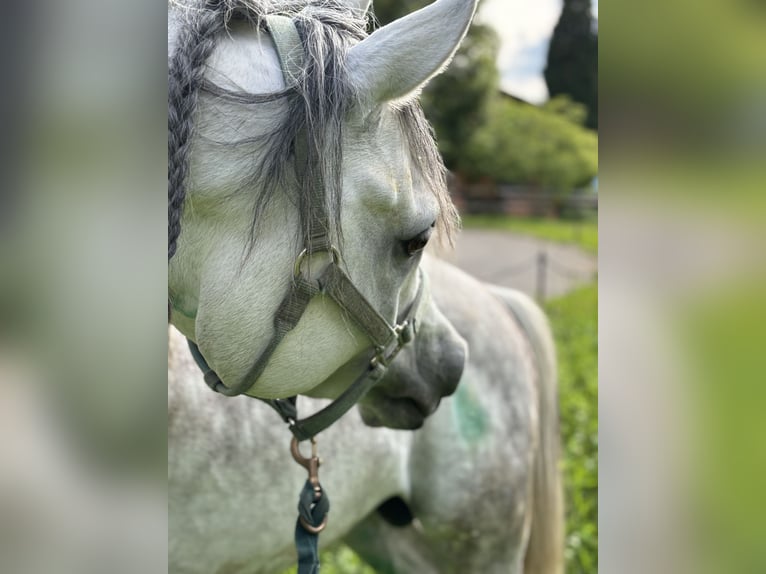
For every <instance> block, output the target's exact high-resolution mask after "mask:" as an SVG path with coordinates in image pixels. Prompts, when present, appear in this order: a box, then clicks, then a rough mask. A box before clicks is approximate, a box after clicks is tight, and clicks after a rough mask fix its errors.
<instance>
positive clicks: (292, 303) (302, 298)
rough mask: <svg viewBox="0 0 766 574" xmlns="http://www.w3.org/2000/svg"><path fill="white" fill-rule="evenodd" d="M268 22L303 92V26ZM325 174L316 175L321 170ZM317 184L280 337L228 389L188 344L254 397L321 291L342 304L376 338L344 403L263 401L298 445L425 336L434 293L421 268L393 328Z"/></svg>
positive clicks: (237, 389) (277, 323)
mask: <svg viewBox="0 0 766 574" xmlns="http://www.w3.org/2000/svg"><path fill="white" fill-rule="evenodd" d="M264 24H265V26H266V30H267V31H268V32H269V33H270V34H271V37H272V39H273V41H274V45H275V47H276V51H277V54H278V56H279V60H280V63H281V65H282V73H283V74H284V77H285V82H286V84H287V87H288V89H292V90H294V89H297V87H298V83H299V81H300V77H301V75H302V73H303V70H304V65H305V64H304V61H305V54H304V51H303V45H302V43H301V39H300V36H299V34H298V30H297V29H296V27H295V24H294V23H293V21H292V19H290V18H289V17H287V16H280V15H269V16H266V17H264ZM308 162H309V157H308V152H307V149H306V140H305V138H302V137H298V138H297V139H296V144H295V165H296V172H297V174H298V176H299V178H304V177H306V173H307V172H308V169H307V168H308ZM318 171H319V170H314V173H317V172H318ZM313 179H314V181H312V182H311V184H312V185H311V186H309V187H310V190H311V194H312V198H311V199H312V201H311V209H310V212H309V214H308V217H309V218H310V219H309V226H308V229H309V230H310V233H309V234H308V236H307V237H306V238H304V248H303V250H302V251H301V252H300V254H299V255H298V256H297V257H296V260H295V266H294V269H293V280H292V283H291V286H290V290H289V291H288V293H287V295H286V296H285V298H284V299H283V300H282V303H281V304H280V305H279V308H278V309H277V312H276V314H275V315H274V335H273V336H272V338H271V340H270V341H269V344H268V345H267V347H266V349H265V350H264V351H263V353H262V354H261V355H260V357H259V358H258V359H257V360H256V361H255V363H254V364H253V366H252V367H251V368H250V369H249V371H248V372H247V374H246V375H245V376H244V377H243V378H242V380H241V381H239V382H238V383H235V384H225V383H224V382H223V381H221V378H220V377H219V376H218V375H217V374H216V373H215V371H213V369H212V368H210V366H209V365H208V363H207V361H206V360H205V358H204V357H203V356H202V353H201V352H200V350H199V347H197V345H196V343H194V342H193V341H191V340H189V341H188V343H189V347H190V349H191V352H192V356H193V357H194V360H195V361H196V362H197V365H199V367H200V369H201V370H202V372H203V373H204V376H205V382H206V383H207V384H208V386H209V387H210V388H211V389H213V390H214V391H216V392H218V393H221V394H223V395H227V396H236V395H240V394H242V393H245V392H247V391H248V390H249V389H250V388H251V387H252V386H253V384H254V383H255V381H257V379H258V377H260V375H261V374H262V373H263V371H264V370H265V368H266V365H267V364H268V362H269V359H270V358H271V356H272V355H273V354H274V351H275V350H276V349H277V347H278V346H279V343H280V342H281V341H282V339H283V338H284V337H285V335H287V333H289V332H290V331H291V330H292V329H293V328H294V327H295V326H296V325H297V324H298V321H300V318H301V317H302V316H303V313H304V312H305V310H306V307H308V304H309V302H310V301H311V299H312V298H313V297H314V296H315V295H318V294H320V293H321V294H323V295H325V296H327V297H330V298H331V299H332V300H333V301H335V303H337V304H338V305H339V306H340V308H341V309H343V310H344V312H346V313H347V314H348V315H349V316H350V317H351V318H352V319H353V320H354V322H355V323H356V324H357V326H358V327H359V328H360V329H362V331H364V332H365V334H366V335H367V337H368V338H369V339H370V341H371V343H372V353H371V355H370V359H369V363H368V366H367V368H366V369H365V370H364V372H362V373H361V374H360V375H359V376H358V377H357V378H356V380H355V381H354V382H353V383H352V384H351V385H350V386H349V387H348V388H347V389H346V390H345V391H344V392H343V393H342V394H341V395H340V396H339V397H338V398H337V399H335V400H334V401H333V402H332V403H330V404H329V405H328V406H327V407H325V408H324V409H322V410H320V411H319V412H317V413H315V414H313V415H311V416H309V417H306V418H304V419H300V420H299V419H298V416H297V415H298V413H297V408H296V397H290V398H287V399H261V400H264V401H265V402H266V403H268V404H269V405H270V406H271V407H272V408H274V409H275V410H276V411H277V412H278V413H279V415H280V416H281V417H282V419H283V420H284V421H285V422H286V423H288V425H289V428H290V431H291V432H292V433H293V435H294V437H295V438H296V439H297V440H298V441H303V440H307V439H310V438H313V437H314V436H316V435H317V434H318V433H320V432H321V431H323V430H325V429H326V428H327V427H329V426H330V425H332V424H333V423H334V422H335V421H337V420H338V419H339V418H340V417H341V416H343V415H344V414H345V413H346V412H347V411H348V410H349V409H350V408H351V407H353V406H354V405H355V404H356V403H357V402H358V401H359V400H360V399H361V398H362V397H363V396H364V395H365V394H366V393H367V391H369V390H370V389H371V388H372V387H373V386H374V385H375V384H376V383H377V382H378V381H379V380H380V379H381V378H383V375H385V373H386V370H387V369H388V365H389V364H390V363H391V361H392V360H393V359H394V357H396V355H397V354H398V353H399V351H400V350H401V349H402V347H403V346H404V345H405V344H407V343H408V342H409V341H411V340H412V339H413V338H414V336H415V334H416V333H417V326H418V323H419V321H420V315H421V313H422V309H421V307H422V305H421V303H422V301H423V294H424V292H425V290H426V289H427V288H428V286H427V281H426V277H425V275H424V274H423V273H422V271H421V272H419V277H418V278H419V285H418V289H417V293H416V295H415V297H414V299H413V301H412V303H411V304H410V306H409V309H408V310H407V312H406V313H405V314H404V317H403V318H401V321H400V322H399V323H398V324H396V325H391V324H389V323H388V321H386V319H384V318H383V317H382V316H381V314H380V313H378V311H377V310H376V309H375V308H374V307H373V306H372V305H371V304H370V302H369V301H367V299H366V298H365V297H364V295H362V293H361V292H360V291H359V290H358V289H357V288H356V286H355V285H354V283H353V281H352V280H351V278H350V277H349V276H348V274H347V273H346V272H345V271H344V270H343V269H342V267H341V254H340V252H339V251H338V249H337V248H336V247H335V246H334V245H333V244H332V241H331V240H330V238H329V236H328V229H329V222H328V216H327V207H326V203H325V188H324V182H323V181H322V178H321V176H319V175H316V176H314V178H313ZM317 254H324V256H325V257H327V256H329V263H328V264H327V265H326V266H325V267H324V269H323V270H322V271H320V272H319V273H318V274H317V275H316V276H309V275H308V274H306V273H304V267H308V264H309V262H310V260H311V259H312V258H314V256H316V255H317Z"/></svg>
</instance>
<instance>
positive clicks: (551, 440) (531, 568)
mask: <svg viewBox="0 0 766 574" xmlns="http://www.w3.org/2000/svg"><path fill="white" fill-rule="evenodd" d="M491 289H492V291H493V293H495V295H497V296H498V297H499V298H500V299H501V300H502V301H503V302H504V303H505V304H506V305H507V306H508V308H509V309H510V311H511V312H512V314H513V315H514V317H515V318H516V319H517V321H518V322H519V324H520V325H521V327H522V328H523V329H524V331H525V332H526V335H527V337H528V339H529V342H530V344H531V346H532V348H533V351H534V354H535V357H536V364H537V367H538V381H537V395H538V404H539V406H538V412H539V415H538V423H539V434H538V437H539V438H538V441H539V442H538V449H537V452H536V456H535V461H534V469H533V478H532V481H533V482H532V502H531V521H532V523H531V527H530V534H529V542H528V543H527V552H526V556H525V558H524V572H525V574H561V573H562V572H563V571H564V554H563V553H564V500H563V492H562V484H561V474H560V472H559V450H560V442H559V440H560V439H559V421H558V391H557V376H556V349H555V346H554V344H553V336H552V334H551V329H550V325H549V324H548V319H547V318H546V316H545V315H544V314H543V311H542V310H541V309H540V307H539V306H538V305H537V304H536V303H535V302H534V301H533V300H532V299H531V298H530V297H528V296H527V295H525V294H523V293H521V292H519V291H515V290H512V289H506V288H503V287H495V286H492V287H491Z"/></svg>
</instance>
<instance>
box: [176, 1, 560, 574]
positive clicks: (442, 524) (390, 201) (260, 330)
mask: <svg viewBox="0 0 766 574" xmlns="http://www.w3.org/2000/svg"><path fill="white" fill-rule="evenodd" d="M187 3H191V4H192V6H191V7H189V6H185V7H181V8H178V9H177V10H176V9H172V10H170V12H169V26H168V34H169V36H168V49H169V74H168V82H169V83H168V103H169V107H168V221H169V225H168V239H169V243H168V257H169V259H170V258H172V260H171V261H170V265H169V273H168V287H169V303H170V305H169V311H170V315H171V321H172V323H173V324H174V325H175V326H176V327H177V328H178V329H179V331H180V332H181V333H183V335H185V336H186V337H187V338H189V339H190V340H191V341H193V342H194V343H195V345H196V347H195V348H196V349H197V351H198V355H199V356H198V358H199V357H202V362H203V363H204V365H203V366H206V376H205V380H206V381H207V382H208V384H211V386H212V387H213V388H214V389H216V390H218V391H219V392H228V391H231V394H237V393H240V392H243V393H245V394H248V395H250V396H252V397H257V398H262V399H284V398H286V397H290V396H292V395H297V394H302V395H307V394H310V395H311V396H316V397H324V398H331V399H335V398H337V397H338V396H339V395H341V394H342V393H344V392H345V390H346V389H347V388H348V387H349V385H350V384H351V381H354V380H355V379H356V380H357V381H358V380H360V379H359V378H357V375H359V374H360V373H362V375H361V377H366V376H367V375H366V374H365V373H372V372H375V373H376V374H377V376H376V377H375V378H374V381H373V378H372V377H369V378H368V380H369V381H373V382H374V386H373V387H372V389H371V390H370V391H369V392H367V394H366V395H365V396H364V397H363V398H362V399H361V400H360V401H359V413H361V417H362V419H363V420H364V422H366V423H367V424H369V425H375V426H385V427H392V428H400V429H420V430H417V431H415V432H409V431H407V432H402V431H393V430H388V429H385V428H376V429H373V428H370V427H367V426H364V425H363V424H362V422H361V421H360V420H359V418H358V416H357V415H356V414H355V413H351V414H349V415H348V416H346V417H345V418H343V419H341V420H340V421H338V422H337V423H336V424H335V425H334V426H332V427H330V428H329V429H328V430H327V431H324V432H322V433H321V435H320V440H321V449H322V455H323V457H324V459H325V460H326V464H325V466H323V467H322V482H323V484H324V485H325V486H326V488H327V489H328V492H329V496H330V498H331V499H332V512H331V521H330V526H329V527H328V529H327V531H326V532H324V533H323V534H322V540H323V543H325V544H327V543H329V542H332V541H333V540H337V539H340V538H343V537H346V538H347V540H348V542H349V543H350V544H352V546H354V547H355V548H357V550H359V552H360V553H361V554H362V555H364V556H365V557H366V558H368V559H369V560H370V561H371V562H373V563H374V564H376V565H377V566H378V567H379V569H381V570H382V571H392V572H418V573H420V572H444V573H449V572H456V573H457V572H460V573H463V572H471V573H473V572H493V571H498V572H500V571H503V572H509V571H510V572H521V568H522V564H526V569H527V571H528V572H540V573H554V574H555V573H557V572H558V571H559V570H560V553H561V542H562V541H561V532H560V528H561V504H560V489H559V483H558V474H557V471H556V468H555V466H556V465H555V460H556V455H557V444H556V441H557V433H556V413H555V410H556V408H555V373H554V370H555V369H554V367H553V365H554V359H553V351H552V346H551V344H550V337H549V333H548V330H547V326H546V325H545V321H544V318H543V317H542V315H541V313H540V312H539V310H538V309H537V307H535V306H534V304H532V303H531V302H529V301H528V300H527V299H526V298H524V297H522V296H520V295H519V294H516V293H513V292H509V291H495V292H493V291H492V290H491V289H490V288H488V287H486V286H483V285H481V284H480V283H478V282H476V281H475V280H473V279H471V278H470V277H468V276H466V275H465V274H463V273H461V272H458V271H457V270H455V269H454V268H451V267H449V266H448V265H446V264H444V263H441V262H438V261H436V260H426V259H422V253H423V248H424V246H425V244H426V242H427V241H428V238H429V237H430V234H431V230H432V228H434V227H438V228H440V229H441V230H442V231H444V232H445V233H447V234H448V232H449V230H450V228H451V225H453V224H454V218H455V213H456V212H455V211H454V206H452V204H451V201H450V199H449V195H448V192H447V189H446V184H445V180H444V172H443V166H442V164H441V161H440V158H439V155H438V151H437V149H436V146H435V143H434V141H433V138H432V136H431V134H430V131H429V128H428V126H427V122H426V121H425V118H424V116H423V114H422V111H421V110H420V109H419V107H418V106H417V103H416V99H415V96H416V94H417V92H418V91H419V90H420V89H421V88H422V87H423V86H424V85H425V83H427V81H428V80H429V79H430V78H431V77H433V75H435V74H436V73H438V72H439V71H440V70H441V69H442V68H443V67H444V66H445V65H446V64H447V63H448V62H449V60H450V58H451V57H452V55H453V54H454V52H455V50H456V49H457V46H458V45H459V43H460V40H461V38H462V37H463V35H464V34H465V31H466V29H467V27H468V25H469V23H470V20H471V17H472V15H473V12H474V9H475V4H476V2H475V0H436V2H434V4H432V5H430V6H428V7H426V8H424V9H423V10H420V11H418V12H415V13H413V14H411V15H409V16H407V17H405V18H402V19H400V20H397V21H396V22H394V23H392V24H389V25H387V26H385V27H383V28H381V29H379V30H377V31H376V32H374V33H373V34H371V35H369V36H367V34H366V32H365V29H364V24H365V20H364V18H363V17H362V16H363V14H364V8H365V7H366V2H364V1H361V2H352V1H351V0H348V2H346V3H345V4H344V3H342V2H341V1H339V0H315V1H311V2H308V3H307V2H306V1H305V0H285V2H284V3H282V2H279V3H277V2H274V1H272V0H218V1H216V2H206V1H203V0H187ZM173 4H175V3H173ZM278 4H279V5H278ZM348 4H357V8H356V12H355V14H354V13H352V12H351V9H350V6H349V5H348ZM235 16H236V17H235ZM182 207H183V208H184V210H183V217H182V218H181V208H182ZM181 223H183V225H181ZM181 227H183V232H182V233H181ZM299 253H300V255H299ZM338 277H341V280H342V281H341V282H340V283H333V282H332V281H331V280H330V279H328V278H336V279H337V278H338ZM344 278H345V279H344ZM333 285H334V287H333ZM429 285H430V288H429ZM300 289H302V290H303V291H300ZM296 293H298V295H296ZM301 293H303V294H302V295H301ZM294 295H296V296H295V297H293V296H294ZM296 309H298V310H299V311H296ZM360 309H361V311H360ZM371 324H373V325H377V327H371ZM381 325H383V327H382V328H381ZM381 332H385V333H386V334H385V335H383V336H382V338H380V337H378V335H379V334H380V333H381ZM390 334H392V335H393V336H394V339H389V338H388V336H389V335H390ZM413 337H414V338H413ZM381 341H384V342H385V343H384V344H382V343H381ZM389 342H390V343H391V345H392V346H389ZM392 349H395V350H396V351H397V352H398V351H399V350H400V349H401V352H400V353H399V355H398V356H396V358H395V359H394V360H393V361H391V358H392V357H393V354H390V351H391V350H392ZM469 349H470V358H467V351H468V350H469ZM386 368H387V369H388V371H387V372H386V371H385V370H386ZM382 372H386V374H385V376H382ZM209 375H213V376H212V377H211V376H209ZM461 376H462V379H461ZM458 381H462V382H460V386H459V388H457V385H458ZM355 384H356V383H354V385H355ZM169 385H170V388H169V392H170V395H169V409H170V418H169V431H168V432H169V436H168V449H169V455H168V456H169V462H168V465H169V468H168V472H169V481H170V485H169V486H170V498H171V505H170V515H171V526H170V553H171V564H172V566H171V567H172V570H173V571H174V572H179V573H184V572H189V573H192V572H204V573H206V574H207V573H210V572H221V573H223V572H243V573H250V572H274V571H277V572H278V571H279V570H280V569H281V568H282V567H284V566H286V565H288V564H289V563H290V562H292V560H293V556H294V553H293V549H292V538H293V524H294V520H295V504H296V494H297V489H298V488H299V486H300V483H301V481H302V479H303V478H305V476H302V469H301V468H300V467H298V466H297V465H295V463H294V462H293V461H292V459H291V458H290V457H289V454H288V452H287V433H286V431H285V428H284V426H283V425H281V424H279V418H278V417H276V416H275V415H274V414H273V413H272V412H269V410H268V408H267V407H265V406H263V405H261V404H259V403H258V402H256V401H254V400H252V399H238V400H234V399H228V398H225V397H221V396H216V395H215V394H214V393H212V392H211V391H210V390H208V389H207V388H206V387H205V386H204V384H202V382H201V375H200V373H199V372H198V371H197V369H196V367H195V366H194V364H193V363H192V362H191V360H190V358H189V355H188V352H187V351H186V349H185V348H184V347H183V343H182V342H179V340H178V337H176V336H174V337H173V338H171V356H170V376H169ZM456 388H457V394H456V395H455V396H454V397H452V398H449V399H447V400H445V401H443V404H442V406H441V408H440V409H439V410H436V409H437V406H439V403H440V401H441V399H442V397H445V396H449V395H450V394H452V393H453V392H454V391H455V389H456ZM365 390H366V387H365ZM341 403H342V401H341ZM336 404H339V403H336ZM345 404H350V403H349V402H346V403H345ZM302 405H303V399H302V400H301V409H302V412H301V414H302V415H303V414H304V411H303V409H304V407H303V406H302ZM434 411H436V414H433V415H432V413H434ZM429 415H432V418H431V419H426V417H427V416H429ZM286 418H287V419H288V420H290V417H286ZM424 421H425V426H423V425H424ZM299 422H300V421H299ZM420 427H422V428H420ZM294 429H295V427H294ZM311 434H314V433H313V432H312V433H310V434H308V435H306V436H311ZM390 499H395V500H399V501H400V502H394V503H390V504H389V505H386V509H387V510H386V514H387V516H388V518H389V519H393V520H394V521H401V522H407V520H406V518H408V517H410V513H411V514H412V515H414V517H415V518H417V521H416V522H413V523H411V525H409V526H406V527H403V528H397V529H394V528H393V527H390V526H388V525H387V524H384V523H383V522H381V520H380V518H378V516H377V515H376V514H375V513H374V512H373V511H374V509H375V508H377V507H378V506H379V505H380V504H381V503H384V502H386V501H388V500H390Z"/></svg>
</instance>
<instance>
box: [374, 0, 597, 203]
mask: <svg viewBox="0 0 766 574" xmlns="http://www.w3.org/2000/svg"><path fill="white" fill-rule="evenodd" d="M428 3H429V2H428V1H427V0H381V1H378V0H376V1H375V2H374V10H375V15H376V17H377V18H378V19H379V21H380V23H381V24H386V23H388V22H390V21H392V20H394V19H396V18H399V17H401V16H404V15H405V14H408V13H410V12H412V11H413V10H416V9H418V8H422V7H423V6H425V5H426V4H428ZM499 49H500V40H499V37H498V35H497V33H496V32H495V30H494V29H493V28H491V27H489V26H484V25H480V24H473V25H472V26H471V28H470V29H469V31H468V34H467V36H466V37H465V39H464V40H463V43H462V44H461V46H460V48H459V49H458V51H457V53H456V54H455V57H454V59H453V60H452V62H451V63H450V65H449V67H448V68H447V69H446V70H445V71H444V72H443V73H442V74H440V75H439V76H436V77H435V78H434V79H433V80H431V82H430V83H429V84H428V86H427V87H426V89H425V90H424V91H423V94H422V96H421V102H422V104H423V109H424V110H425V113H426V116H427V117H428V119H429V121H430V122H431V124H432V125H433V127H434V131H435V132H436V138H437V141H438V143H439V150H440V151H441V153H442V156H443V157H444V163H445V165H446V166H447V168H448V169H450V170H451V171H453V172H455V173H457V174H458V175H459V176H460V177H463V178H465V179H467V180H470V181H478V180H484V181H487V180H489V181H493V182H498V183H520V184H532V185H539V186H543V187H549V188H554V189H558V190H563V191H569V190H571V189H573V188H575V187H581V186H583V185H585V184H586V183H587V182H588V181H590V180H591V179H592V178H593V177H594V176H595V175H596V173H597V171H598V156H597V147H598V136H597V135H596V133H595V132H593V131H591V130H589V129H587V128H585V127H584V126H583V124H584V123H585V122H586V121H588V118H589V115H588V108H587V107H586V106H584V105H583V104H579V103H575V102H573V101H572V100H571V99H570V98H568V97H567V96H558V97H556V98H553V99H552V100H551V101H549V102H547V103H546V104H544V105H542V106H535V105H532V104H528V103H525V102H520V101H517V100H515V99H513V98H511V97H509V96H507V95H506V94H503V93H502V92H501V90H500V80H499V73H498V71H497V66H496V60H497V53H498V50H499ZM578 93H579V92H578ZM591 120H592V118H591Z"/></svg>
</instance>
